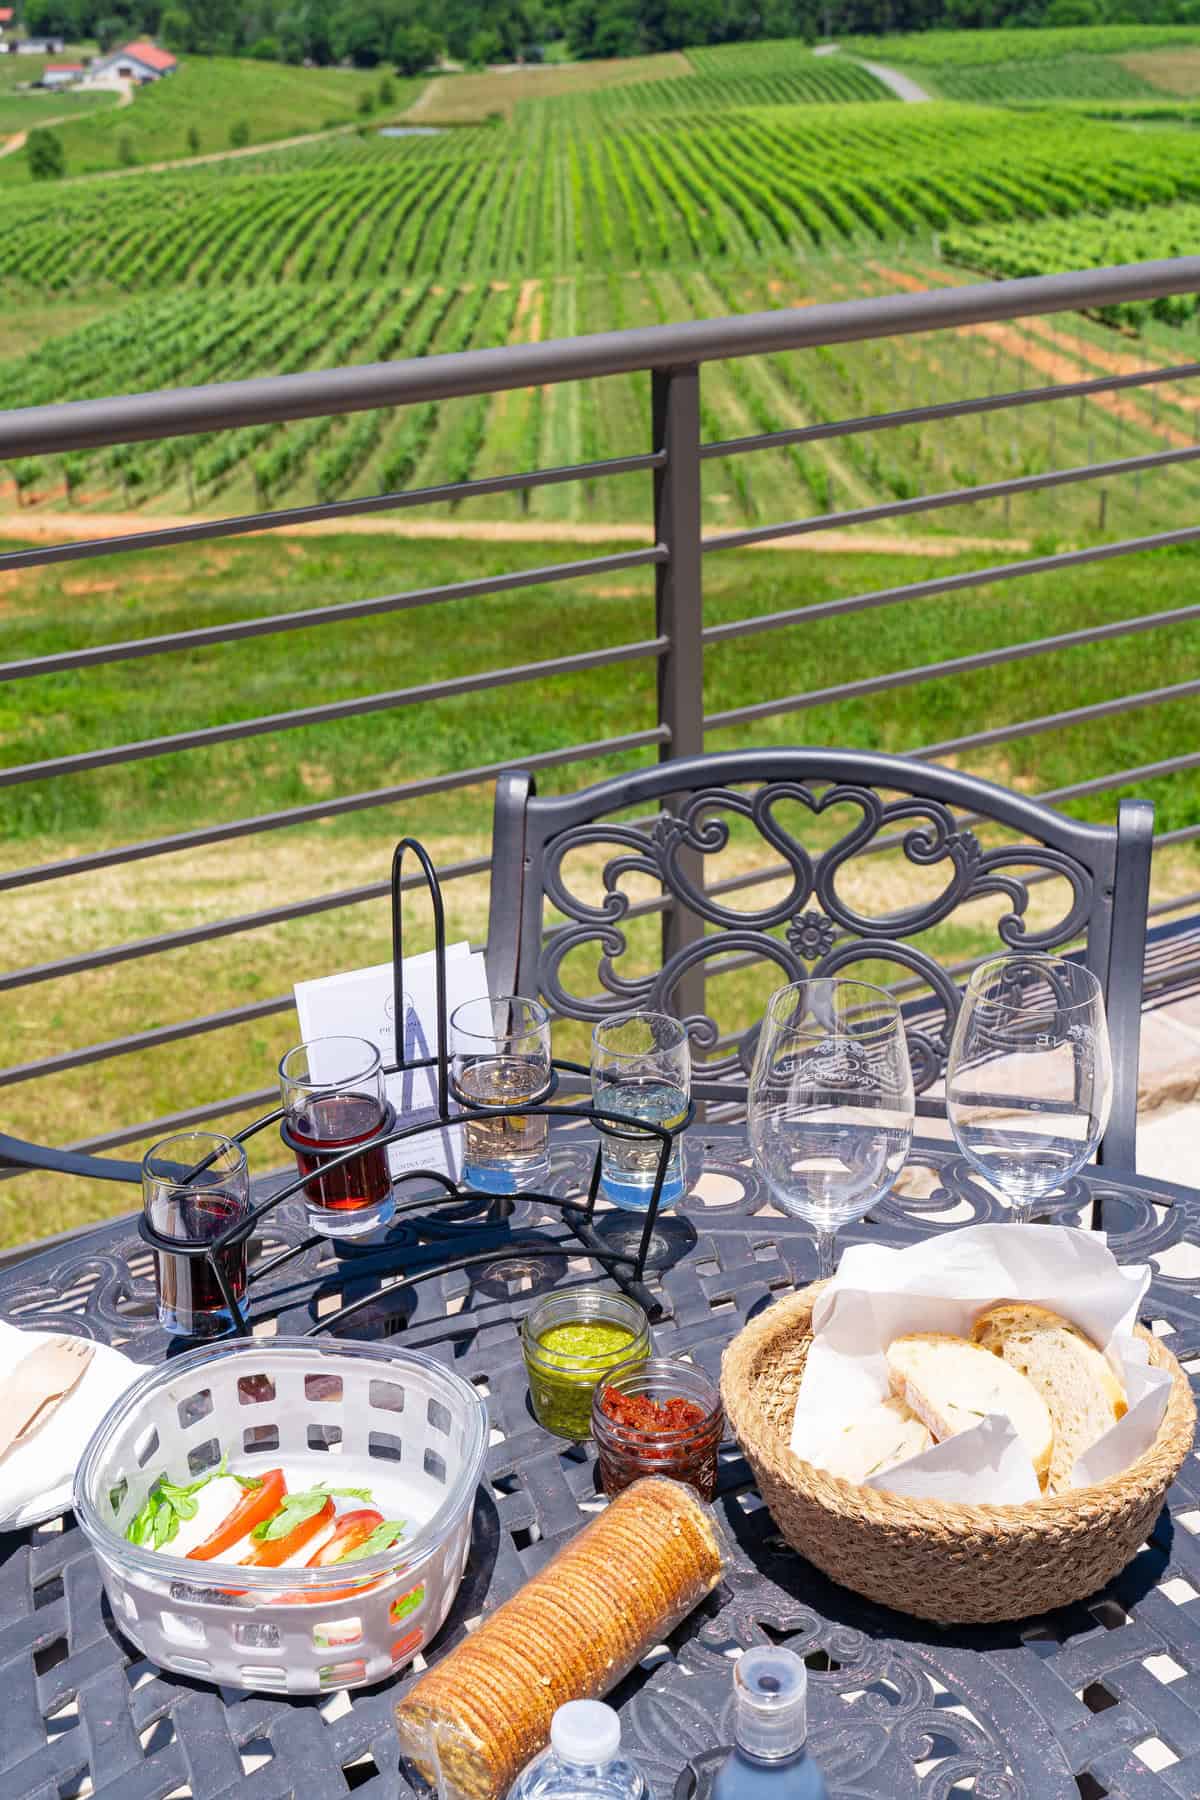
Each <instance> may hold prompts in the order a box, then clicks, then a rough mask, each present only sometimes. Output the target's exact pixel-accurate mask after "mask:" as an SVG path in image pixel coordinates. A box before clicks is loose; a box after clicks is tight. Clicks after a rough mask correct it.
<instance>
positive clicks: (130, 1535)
mask: <svg viewBox="0 0 1200 1800" xmlns="http://www.w3.org/2000/svg"><path fill="white" fill-rule="evenodd" d="M154 1513H155V1502H154V1501H153V1500H147V1502H146V1504H145V1506H143V1507H142V1509H141V1511H140V1512H137V1513H135V1514H134V1516H133V1518H132V1519H130V1521H129V1524H128V1525H127V1526H126V1527H125V1537H126V1540H127V1541H128V1542H129V1543H131V1544H144V1543H145V1541H146V1533H147V1532H148V1531H149V1530H150V1527H151V1525H152V1523H153V1521H154Z"/></svg>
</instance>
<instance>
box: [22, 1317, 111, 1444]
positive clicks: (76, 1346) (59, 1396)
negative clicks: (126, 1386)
mask: <svg viewBox="0 0 1200 1800" xmlns="http://www.w3.org/2000/svg"><path fill="white" fill-rule="evenodd" d="M95 1353H96V1346H95V1345H94V1344H89V1343H88V1342H87V1340H86V1339H85V1338H77V1337H65V1336H64V1337H57V1338H50V1339H49V1340H48V1341H47V1342H46V1343H44V1344H39V1345H38V1347H37V1349H36V1350H31V1351H30V1352H29V1355H28V1356H26V1357H23V1358H22V1360H21V1361H20V1362H19V1363H18V1364H17V1366H16V1368H15V1369H14V1370H13V1372H12V1374H11V1375H10V1376H9V1378H8V1380H7V1381H6V1382H5V1384H4V1412H5V1417H4V1419H3V1421H0V1456H3V1455H4V1453H5V1451H6V1450H9V1449H11V1448H12V1446H13V1444H15V1443H16V1442H17V1440H18V1439H19V1438H23V1437H27V1436H28V1434H29V1433H30V1432H31V1431H32V1430H33V1429H34V1427H35V1426H37V1425H42V1424H44V1423H45V1421H46V1420H47V1419H48V1418H49V1416H50V1414H51V1413H52V1412H53V1411H54V1410H55V1408H56V1407H57V1406H59V1405H61V1403H62V1402H63V1401H64V1400H65V1399H66V1397H67V1395H68V1394H70V1393H72V1392H73V1391H74V1389H75V1387H76V1386H77V1385H78V1383H79V1382H80V1381H81V1380H82V1379H83V1375H84V1372H85V1370H86V1369H87V1367H88V1364H89V1363H90V1362H91V1360H92V1357H93V1356H94V1355H95Z"/></svg>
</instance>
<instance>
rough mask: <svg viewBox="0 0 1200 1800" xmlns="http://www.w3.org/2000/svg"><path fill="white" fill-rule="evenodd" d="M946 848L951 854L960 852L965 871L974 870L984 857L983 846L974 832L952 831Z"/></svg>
mask: <svg viewBox="0 0 1200 1800" xmlns="http://www.w3.org/2000/svg"><path fill="white" fill-rule="evenodd" d="M946 848H947V849H948V850H949V851H950V852H951V853H953V852H954V851H955V850H956V849H957V850H958V852H959V855H960V857H961V860H962V866H963V868H964V869H970V868H973V867H974V865H975V864H976V863H977V862H979V860H980V858H981V857H982V856H983V846H982V844H981V843H980V842H979V839H978V838H977V837H976V836H975V833H974V832H973V831H966V830H963V831H952V832H951V833H950V835H949V837H948V838H947V839H946Z"/></svg>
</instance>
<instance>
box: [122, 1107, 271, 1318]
mask: <svg viewBox="0 0 1200 1800" xmlns="http://www.w3.org/2000/svg"><path fill="white" fill-rule="evenodd" d="M142 1204H143V1207H144V1209H145V1214H146V1222H147V1224H148V1225H150V1226H151V1228H152V1229H153V1230H154V1231H156V1232H157V1233H158V1235H159V1236H160V1237H164V1238H172V1239H174V1240H175V1242H177V1243H179V1244H181V1245H187V1246H188V1247H189V1248H201V1247H205V1248H206V1247H207V1246H208V1245H210V1244H211V1243H212V1242H213V1239H214V1238H217V1237H220V1235H221V1233H222V1232H223V1231H225V1230H227V1229H228V1227H229V1226H231V1225H235V1224H237V1223H238V1221H239V1220H241V1219H244V1218H245V1217H246V1215H247V1213H248V1212H249V1210H250V1177H249V1173H248V1171H247V1168H246V1152H245V1151H244V1150H243V1148H242V1146H241V1145H240V1144H238V1143H235V1142H234V1140H233V1139H232V1138H227V1137H220V1136H219V1135H218V1134H217V1133H216V1132H212V1131H186V1132H183V1133H182V1134H181V1135H180V1136H178V1137H171V1138H164V1139H163V1141H162V1143H161V1144H155V1146H154V1148H153V1149H152V1150H148V1151H147V1152H146V1155H145V1156H144V1158H143V1159H142ZM246 1256H247V1251H246V1240H245V1238H242V1239H241V1241H240V1242H238V1243H235V1244H229V1245H227V1246H226V1247H225V1248H224V1249H223V1250H219V1251H217V1252H216V1260H218V1261H219V1263H220V1267H221V1273H222V1274H223V1275H224V1277H225V1280H226V1283H227V1284H228V1287H229V1291H230V1293H231V1294H232V1296H233V1298H234V1299H235V1300H236V1301H237V1302H238V1304H239V1306H240V1305H241V1303H242V1301H243V1300H244V1299H245V1297H246ZM154 1269H155V1279H156V1281H157V1283H158V1318H159V1323H160V1324H161V1325H162V1326H163V1327H164V1328H165V1329H166V1330H167V1331H170V1332H172V1333H174V1334H175V1335H176V1336H178V1337H214V1336H216V1335H217V1334H218V1333H220V1332H223V1331H228V1330H229V1328H230V1326H232V1324H233V1322H234V1321H233V1314H232V1313H231V1312H230V1310H229V1307H228V1306H227V1305H226V1304H225V1298H224V1295H223V1294H222V1293H221V1285H220V1282H219V1281H218V1280H217V1277H216V1274H215V1273H214V1270H213V1265H212V1263H211V1262H210V1261H209V1259H208V1258H207V1257H204V1256H172V1255H170V1254H169V1253H168V1252H167V1251H165V1250H156V1251H155V1252H154Z"/></svg>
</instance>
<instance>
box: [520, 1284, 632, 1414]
mask: <svg viewBox="0 0 1200 1800" xmlns="http://www.w3.org/2000/svg"><path fill="white" fill-rule="evenodd" d="M579 1330H582V1331H583V1332H584V1333H585V1334H586V1335H587V1336H589V1337H591V1338H593V1339H595V1340H596V1347H595V1348H594V1349H591V1348H589V1350H588V1351H586V1352H581V1351H580V1350H578V1349H576V1348H575V1347H574V1345H573V1342H572V1340H573V1337H574V1335H575V1333H576V1332H577V1331H579ZM521 1347H522V1349H523V1351H524V1353H525V1371H526V1374H527V1375H528V1376H529V1396H530V1399H531V1400H532V1402H533V1411H534V1416H535V1417H536V1419H537V1421H538V1424H539V1425H544V1426H545V1428H546V1430H547V1431H553V1432H554V1433H555V1434H556V1435H557V1436H558V1437H564V1438H571V1439H574V1440H579V1439H582V1438H586V1437H590V1436H591V1431H592V1393H593V1391H594V1389H595V1386H596V1383H597V1382H598V1381H601V1380H603V1379H604V1377H605V1376H607V1375H608V1374H609V1373H610V1372H611V1370H613V1369H615V1368H617V1367H618V1365H619V1364H621V1363H624V1362H629V1361H631V1360H643V1359H644V1358H645V1357H647V1356H649V1354H650V1349H651V1344H650V1321H649V1320H648V1319H647V1317H646V1315H645V1313H644V1312H643V1311H642V1309H641V1307H640V1306H638V1305H637V1303H636V1301H633V1300H629V1299H627V1298H626V1296H625V1295H624V1294H619V1293H613V1292H612V1291H611V1290H610V1289H608V1288H599V1287H591V1288H586V1287H585V1288H574V1289H572V1290H571V1291H570V1292H568V1293H564V1294H550V1295H548V1296H547V1298H546V1299H544V1300H542V1301H541V1302H540V1303H539V1304H538V1305H536V1306H534V1307H533V1308H532V1310H531V1311H530V1312H528V1313H527V1314H526V1316H525V1320H524V1323H523V1325H522V1327H521Z"/></svg>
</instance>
